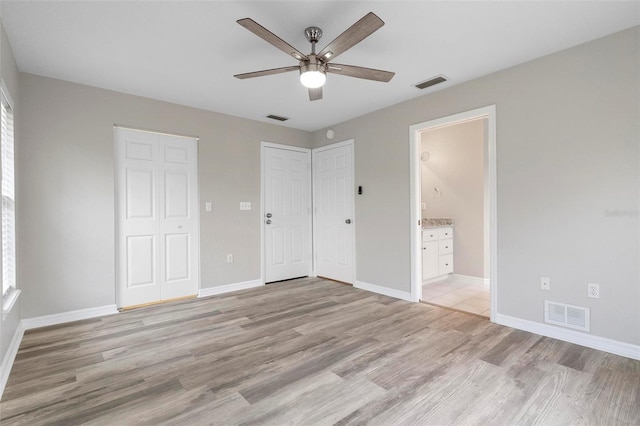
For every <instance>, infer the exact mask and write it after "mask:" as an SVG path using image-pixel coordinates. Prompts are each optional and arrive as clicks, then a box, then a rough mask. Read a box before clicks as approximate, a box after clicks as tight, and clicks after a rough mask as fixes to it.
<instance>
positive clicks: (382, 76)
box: [327, 63, 396, 83]
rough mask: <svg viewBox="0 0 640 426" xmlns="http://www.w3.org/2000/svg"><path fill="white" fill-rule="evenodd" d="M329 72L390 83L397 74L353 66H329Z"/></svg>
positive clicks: (331, 64)
mask: <svg viewBox="0 0 640 426" xmlns="http://www.w3.org/2000/svg"><path fill="white" fill-rule="evenodd" d="M327 65H328V66H327V72H330V73H333V74H341V75H346V76H349V77H357V78H364V79H366V80H375V81H383V82H385V83H388V82H389V81H390V80H391V79H392V78H393V76H394V75H396V73H394V72H391V71H382V70H376V69H373V68H365V67H356V66H353V65H342V64H333V63H330V64H327Z"/></svg>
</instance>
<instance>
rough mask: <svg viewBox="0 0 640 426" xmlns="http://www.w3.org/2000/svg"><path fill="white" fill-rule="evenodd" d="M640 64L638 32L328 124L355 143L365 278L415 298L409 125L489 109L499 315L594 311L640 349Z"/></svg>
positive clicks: (609, 332)
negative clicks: (592, 295) (548, 307)
mask: <svg viewBox="0 0 640 426" xmlns="http://www.w3.org/2000/svg"><path fill="white" fill-rule="evenodd" d="M639 58H640V27H635V28H632V29H629V30H626V31H622V32H620V33H616V34H613V35H610V36H608V37H605V38H601V39H598V40H594V41H592V42H589V43H586V44H583V45H580V46H576V47H574V48H571V49H568V50H565V51H562V52H558V53H556V54H553V55H549V56H546V57H543V58H540V59H537V60H534V61H531V62H528V63H525V64H522V65H519V66H516V67H513V68H510V69H507V70H504V71H501V72H498V73H494V74H491V75H488V76H485V77H482V78H479V79H477V80H473V81H471V82H468V83H464V84H460V85H457V86H454V87H452V88H449V89H446V90H442V91H438V92H435V93H433V94H430V95H428V96H424V97H420V98H416V99H414V100H411V101H408V102H404V103H401V104H398V105H395V106H392V107H389V108H386V109H383V110H380V111H376V112H374V113H371V114H368V115H365V116H362V117H358V118H356V119H353V120H350V121H347V122H344V123H340V124H337V125H335V126H332V128H333V129H334V130H335V132H336V140H345V139H350V138H354V139H355V158H356V185H363V187H364V189H365V191H364V195H362V196H358V197H357V198H356V257H357V279H358V280H359V281H364V282H368V283H372V284H377V285H381V286H385V287H389V288H393V289H398V290H402V291H406V292H408V291H410V266H409V263H410V228H411V227H410V223H409V214H410V209H409V143H408V138H409V131H408V129H409V125H411V124H415V123H421V122H424V121H428V120H431V119H435V118H439V117H444V116H448V115H452V114H455V113H459V112H461V111H468V110H471V109H475V108H479V107H483V106H486V105H492V104H495V105H496V107H497V164H498V171H497V172H498V182H497V188H498V199H497V203H498V206H497V209H498V210H497V217H498V230H497V232H498V241H497V245H498V258H497V262H498V286H499V290H498V291H499V293H498V312H499V313H500V314H505V315H510V316H514V317H518V318H522V319H525V320H530V321H536V322H542V319H543V300H544V299H550V300H556V301H561V302H566V303H570V304H575V305H580V306H587V307H590V308H591V332H592V334H593V335H597V336H603V337H608V338H611V339H615V340H619V341H623V342H629V343H633V344H639V343H640V309H639V307H640V284H639V283H640V277H639V268H638V263H639V262H638V259H639V257H640V253H639V248H638V245H639V235H640V234H639V233H640V229H639V228H640V227H639V219H640V218H639V217H638V214H637V211H638V210H637V209H638V207H639V189H640V188H639V180H638V175H639V171H640V170H639V167H638V163H639V149H638V148H639V147H638V145H639V138H640V128H639V126H640V124H639V120H638V117H639V116H640V115H639V114H640V59H639ZM325 132H326V129H321V130H318V131H316V132H314V135H313V136H314V146H322V145H326V144H328V143H329V141H327V140H326V138H325ZM615 209H619V210H623V209H633V210H631V211H630V214H629V215H626V216H618V217H612V216H607V215H606V212H607V210H615ZM540 276H549V277H551V291H549V292H543V291H541V290H540V284H539V280H540ZM588 282H595V283H599V284H600V294H601V297H600V299H597V300H596V299H589V298H588V297H587V283H588Z"/></svg>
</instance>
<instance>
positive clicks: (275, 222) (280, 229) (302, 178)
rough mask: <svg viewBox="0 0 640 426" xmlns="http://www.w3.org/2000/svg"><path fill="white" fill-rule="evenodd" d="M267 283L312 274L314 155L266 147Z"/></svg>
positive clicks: (264, 150)
mask: <svg viewBox="0 0 640 426" xmlns="http://www.w3.org/2000/svg"><path fill="white" fill-rule="evenodd" d="M263 155H264V158H263V164H264V167H263V177H262V178H263V182H264V212H265V217H264V218H263V220H264V221H265V225H264V232H265V235H264V241H265V248H264V253H265V282H273V281H281V280H286V279H290V278H297V277H305V276H308V275H309V273H310V271H311V194H310V192H311V190H310V181H311V171H310V152H308V151H307V152H302V151H298V150H289V149H279V148H273V147H264V149H263Z"/></svg>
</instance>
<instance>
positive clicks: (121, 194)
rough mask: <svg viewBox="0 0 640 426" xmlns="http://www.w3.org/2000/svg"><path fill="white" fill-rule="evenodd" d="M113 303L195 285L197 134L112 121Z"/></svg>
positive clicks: (166, 295) (183, 292)
mask: <svg viewBox="0 0 640 426" xmlns="http://www.w3.org/2000/svg"><path fill="white" fill-rule="evenodd" d="M115 139H116V141H115V149H116V180H117V185H116V188H117V212H116V215H117V217H116V238H117V257H116V259H117V265H116V267H117V280H118V286H117V288H118V291H117V304H118V307H127V306H134V305H140V304H144V303H150V302H157V301H160V300H167V299H173V298H177V297H183V296H190V295H195V294H197V293H198V287H199V284H198V282H199V254H198V253H199V230H198V226H199V222H198V186H197V185H198V177H197V160H198V157H197V141H196V140H195V139H193V138H183V137H179V136H170V135H162V134H158V133H151V132H142V131H136V130H130V129H123V128H116V134H115Z"/></svg>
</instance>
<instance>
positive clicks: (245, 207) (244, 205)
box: [240, 201, 251, 210]
mask: <svg viewBox="0 0 640 426" xmlns="http://www.w3.org/2000/svg"><path fill="white" fill-rule="evenodd" d="M240 210H251V201H240Z"/></svg>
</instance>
